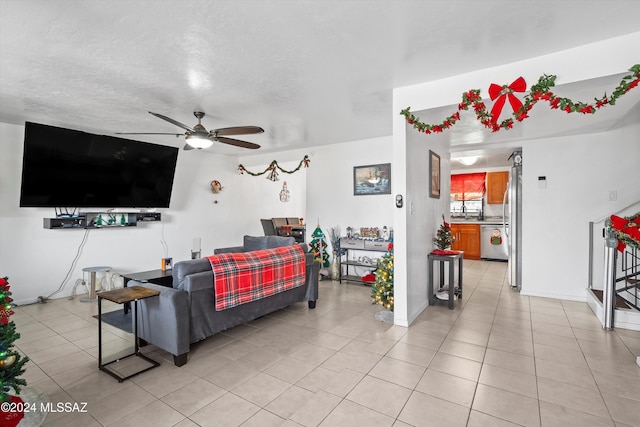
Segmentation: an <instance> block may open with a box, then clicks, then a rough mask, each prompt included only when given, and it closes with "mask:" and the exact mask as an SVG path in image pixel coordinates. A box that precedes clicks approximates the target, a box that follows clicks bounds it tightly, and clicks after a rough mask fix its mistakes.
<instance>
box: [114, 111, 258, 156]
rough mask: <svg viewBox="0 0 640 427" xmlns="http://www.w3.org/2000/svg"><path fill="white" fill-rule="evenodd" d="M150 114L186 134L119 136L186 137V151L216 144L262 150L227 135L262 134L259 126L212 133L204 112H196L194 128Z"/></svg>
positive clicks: (122, 133) (138, 133) (255, 145)
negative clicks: (206, 127)
mask: <svg viewBox="0 0 640 427" xmlns="http://www.w3.org/2000/svg"><path fill="white" fill-rule="evenodd" d="M149 114H152V115H154V116H156V117H159V118H161V119H162V120H166V121H168V122H169V123H172V124H174V125H176V126H178V127H181V128H182V129H184V130H186V132H185V133H184V134H182V133H163V132H161V133H157V132H155V133H154V132H116V134H118V135H174V136H181V135H184V137H185V140H186V141H187V145H185V146H184V149H185V150H193V149H194V148H197V149H199V150H200V149H202V148H208V147H211V145H212V144H213V143H214V141H215V142H222V143H223V144H229V145H234V146H236V147H242V148H249V149H251V150H255V149H257V148H260V146H259V145H258V144H254V143H253V142H247V141H241V140H239V139H235V138H227V135H249V134H254V133H262V132H264V129H262V128H261V127H258V126H234V127H228V128H220V129H212V130H210V131H208V130H206V129H205V127H204V126H202V124H201V123H200V121H201V120H202V118H203V117H204V112H202V111H194V112H193V115H194V116H196V118H197V119H198V124H197V125H195V126H194V127H189V126H187V125H184V124H182V123H180V122H178V121H176V120H173V119H172V118H169V117H167V116H163V115H162V114H158V113H154V112H152V111H149Z"/></svg>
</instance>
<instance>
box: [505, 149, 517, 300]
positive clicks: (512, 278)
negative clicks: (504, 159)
mask: <svg viewBox="0 0 640 427" xmlns="http://www.w3.org/2000/svg"><path fill="white" fill-rule="evenodd" d="M509 159H510V160H512V161H513V163H512V166H511V171H510V172H509V182H508V183H507V190H506V191H505V193H504V201H503V218H504V220H503V221H504V228H505V234H506V235H507V250H508V254H509V258H508V261H507V270H508V274H507V278H508V280H509V284H510V285H511V286H512V287H514V288H518V291H519V290H521V289H522V151H514V152H513V153H512V154H511V156H510V157H509Z"/></svg>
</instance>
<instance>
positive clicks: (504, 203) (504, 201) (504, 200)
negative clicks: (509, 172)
mask: <svg viewBox="0 0 640 427" xmlns="http://www.w3.org/2000/svg"><path fill="white" fill-rule="evenodd" d="M510 189H511V177H509V181H507V189H506V190H505V191H504V195H503V196H502V226H503V227H504V234H506V235H507V237H509V227H508V226H507V196H508V194H509V190H510Z"/></svg>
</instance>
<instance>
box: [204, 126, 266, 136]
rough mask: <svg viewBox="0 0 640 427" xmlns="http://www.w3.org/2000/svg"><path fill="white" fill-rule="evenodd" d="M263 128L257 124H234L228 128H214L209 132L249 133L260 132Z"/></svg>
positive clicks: (222, 133) (220, 133)
mask: <svg viewBox="0 0 640 427" xmlns="http://www.w3.org/2000/svg"><path fill="white" fill-rule="evenodd" d="M262 132H264V129H262V128H261V127H258V126H234V127H229V128H221V129H214V130H212V131H211V133H213V134H215V135H222V136H224V135H250V134H254V133H262Z"/></svg>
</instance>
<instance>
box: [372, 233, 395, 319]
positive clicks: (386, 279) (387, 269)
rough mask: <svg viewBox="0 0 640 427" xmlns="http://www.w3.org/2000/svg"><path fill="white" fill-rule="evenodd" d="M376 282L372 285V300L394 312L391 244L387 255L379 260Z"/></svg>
mask: <svg viewBox="0 0 640 427" xmlns="http://www.w3.org/2000/svg"><path fill="white" fill-rule="evenodd" d="M375 276H376V280H375V282H373V285H371V298H373V301H374V302H375V303H376V304H381V305H382V306H383V307H384V308H386V309H387V310H390V311H393V243H389V247H388V248H387V253H386V254H384V255H383V256H382V258H380V259H379V260H378V268H377V269H376V272H375Z"/></svg>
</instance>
